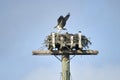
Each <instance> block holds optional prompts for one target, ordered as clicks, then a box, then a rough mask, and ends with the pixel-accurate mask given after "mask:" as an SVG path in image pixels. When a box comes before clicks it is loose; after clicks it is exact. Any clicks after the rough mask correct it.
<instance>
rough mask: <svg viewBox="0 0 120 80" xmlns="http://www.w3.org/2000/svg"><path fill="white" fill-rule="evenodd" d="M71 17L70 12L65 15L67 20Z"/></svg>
mask: <svg viewBox="0 0 120 80" xmlns="http://www.w3.org/2000/svg"><path fill="white" fill-rule="evenodd" d="M69 17H70V13H68V14H67V15H66V16H65V20H66V21H67V20H68V18H69Z"/></svg>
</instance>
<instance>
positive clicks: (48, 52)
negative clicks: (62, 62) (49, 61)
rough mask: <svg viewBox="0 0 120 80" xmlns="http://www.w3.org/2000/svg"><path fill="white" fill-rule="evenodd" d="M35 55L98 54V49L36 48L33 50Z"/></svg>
mask: <svg viewBox="0 0 120 80" xmlns="http://www.w3.org/2000/svg"><path fill="white" fill-rule="evenodd" d="M32 53H33V55H64V54H69V55H97V54H98V51H97V50H82V51H81V50H77V51H57V50H54V51H49V50H34V51H32Z"/></svg>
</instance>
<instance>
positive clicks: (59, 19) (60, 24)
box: [55, 13, 70, 30]
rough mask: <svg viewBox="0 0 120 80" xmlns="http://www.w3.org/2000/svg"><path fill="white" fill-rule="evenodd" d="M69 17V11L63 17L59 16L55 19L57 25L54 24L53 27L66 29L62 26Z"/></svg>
mask: <svg viewBox="0 0 120 80" xmlns="http://www.w3.org/2000/svg"><path fill="white" fill-rule="evenodd" d="M69 17H70V13H68V14H67V15H66V16H65V17H63V16H60V17H59V18H58V20H57V22H58V24H57V26H55V28H57V29H58V30H66V28H64V26H65V24H66V21H67V20H68V18H69Z"/></svg>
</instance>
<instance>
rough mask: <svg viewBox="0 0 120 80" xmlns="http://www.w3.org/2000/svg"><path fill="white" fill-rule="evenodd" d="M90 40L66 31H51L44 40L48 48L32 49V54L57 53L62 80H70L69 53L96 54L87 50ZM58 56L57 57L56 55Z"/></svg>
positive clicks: (79, 34) (96, 52)
mask: <svg viewBox="0 0 120 80" xmlns="http://www.w3.org/2000/svg"><path fill="white" fill-rule="evenodd" d="M89 44H91V42H90V41H89V39H88V38H87V37H86V36H84V35H82V34H81V32H79V33H77V34H69V33H68V32H66V33H63V34H61V33H54V32H53V33H51V34H50V35H48V36H47V39H46V40H45V45H46V47H47V48H48V50H34V51H32V53H33V55H54V56H56V57H57V55H59V56H61V59H59V60H60V61H61V62H62V80H70V60H71V59H70V55H97V54H98V51H97V50H88V47H89ZM57 58H58V57H57Z"/></svg>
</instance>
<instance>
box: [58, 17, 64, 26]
mask: <svg viewBox="0 0 120 80" xmlns="http://www.w3.org/2000/svg"><path fill="white" fill-rule="evenodd" d="M61 20H63V16H60V17H59V18H58V20H57V21H58V24H59V23H60V22H61Z"/></svg>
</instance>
